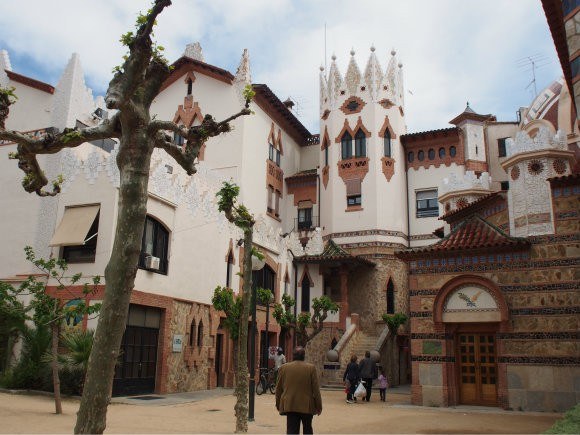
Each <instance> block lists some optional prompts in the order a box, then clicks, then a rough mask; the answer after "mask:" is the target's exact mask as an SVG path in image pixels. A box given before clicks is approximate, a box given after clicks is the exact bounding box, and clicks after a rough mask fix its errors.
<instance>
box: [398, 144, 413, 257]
mask: <svg viewBox="0 0 580 435" xmlns="http://www.w3.org/2000/svg"><path fill="white" fill-rule="evenodd" d="M399 140H400V139H399ZM401 145H402V144H401ZM403 159H404V160H403V161H404V162H405V195H406V197H407V247H408V248H410V247H411V209H410V208H409V170H408V168H407V155H406V152H405V148H404V147H403Z"/></svg>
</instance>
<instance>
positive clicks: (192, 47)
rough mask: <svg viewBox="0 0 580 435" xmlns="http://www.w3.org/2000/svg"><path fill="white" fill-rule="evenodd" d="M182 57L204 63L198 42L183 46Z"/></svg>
mask: <svg viewBox="0 0 580 435" xmlns="http://www.w3.org/2000/svg"><path fill="white" fill-rule="evenodd" d="M183 56H185V57H189V58H191V59H194V60H198V61H200V62H204V63H205V59H204V57H203V50H202V49H201V44H200V43H199V42H194V43H192V44H187V45H186V46H185V51H184V52H183Z"/></svg>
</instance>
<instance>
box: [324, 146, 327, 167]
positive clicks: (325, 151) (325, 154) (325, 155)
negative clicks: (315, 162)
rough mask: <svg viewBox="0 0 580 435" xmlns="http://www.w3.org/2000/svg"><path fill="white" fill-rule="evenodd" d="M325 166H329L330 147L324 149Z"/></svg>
mask: <svg viewBox="0 0 580 435" xmlns="http://www.w3.org/2000/svg"><path fill="white" fill-rule="evenodd" d="M324 166H328V147H326V148H324Z"/></svg>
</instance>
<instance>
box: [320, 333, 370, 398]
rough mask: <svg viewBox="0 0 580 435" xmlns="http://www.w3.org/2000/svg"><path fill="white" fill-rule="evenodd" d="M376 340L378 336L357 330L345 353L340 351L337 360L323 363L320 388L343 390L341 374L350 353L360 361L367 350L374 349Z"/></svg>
mask: <svg viewBox="0 0 580 435" xmlns="http://www.w3.org/2000/svg"><path fill="white" fill-rule="evenodd" d="M378 340H379V337H378V336H374V335H367V334H366V333H364V332H362V331H357V333H356V336H355V337H353V343H352V347H351V348H350V350H347V352H346V353H344V352H342V353H341V355H340V361H339V362H336V363H329V362H325V363H324V370H323V379H322V382H321V384H322V388H323V389H328V390H343V389H344V384H343V382H342V376H343V374H344V371H345V370H346V366H347V365H348V363H349V361H350V357H351V355H353V354H354V355H356V356H357V357H358V360H357V361H358V362H360V361H361V359H363V358H364V356H365V352H366V351H367V350H369V351H370V350H374V349H375V347H376V345H377V342H378Z"/></svg>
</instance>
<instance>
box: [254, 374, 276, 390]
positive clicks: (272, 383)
mask: <svg viewBox="0 0 580 435" xmlns="http://www.w3.org/2000/svg"><path fill="white" fill-rule="evenodd" d="M266 390H270V393H271V394H274V393H275V391H276V372H275V371H274V369H268V368H261V369H260V380H259V382H258V383H257V384H256V394H257V395H258V396H260V395H261V394H262V393H263V392H264V391H266Z"/></svg>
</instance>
